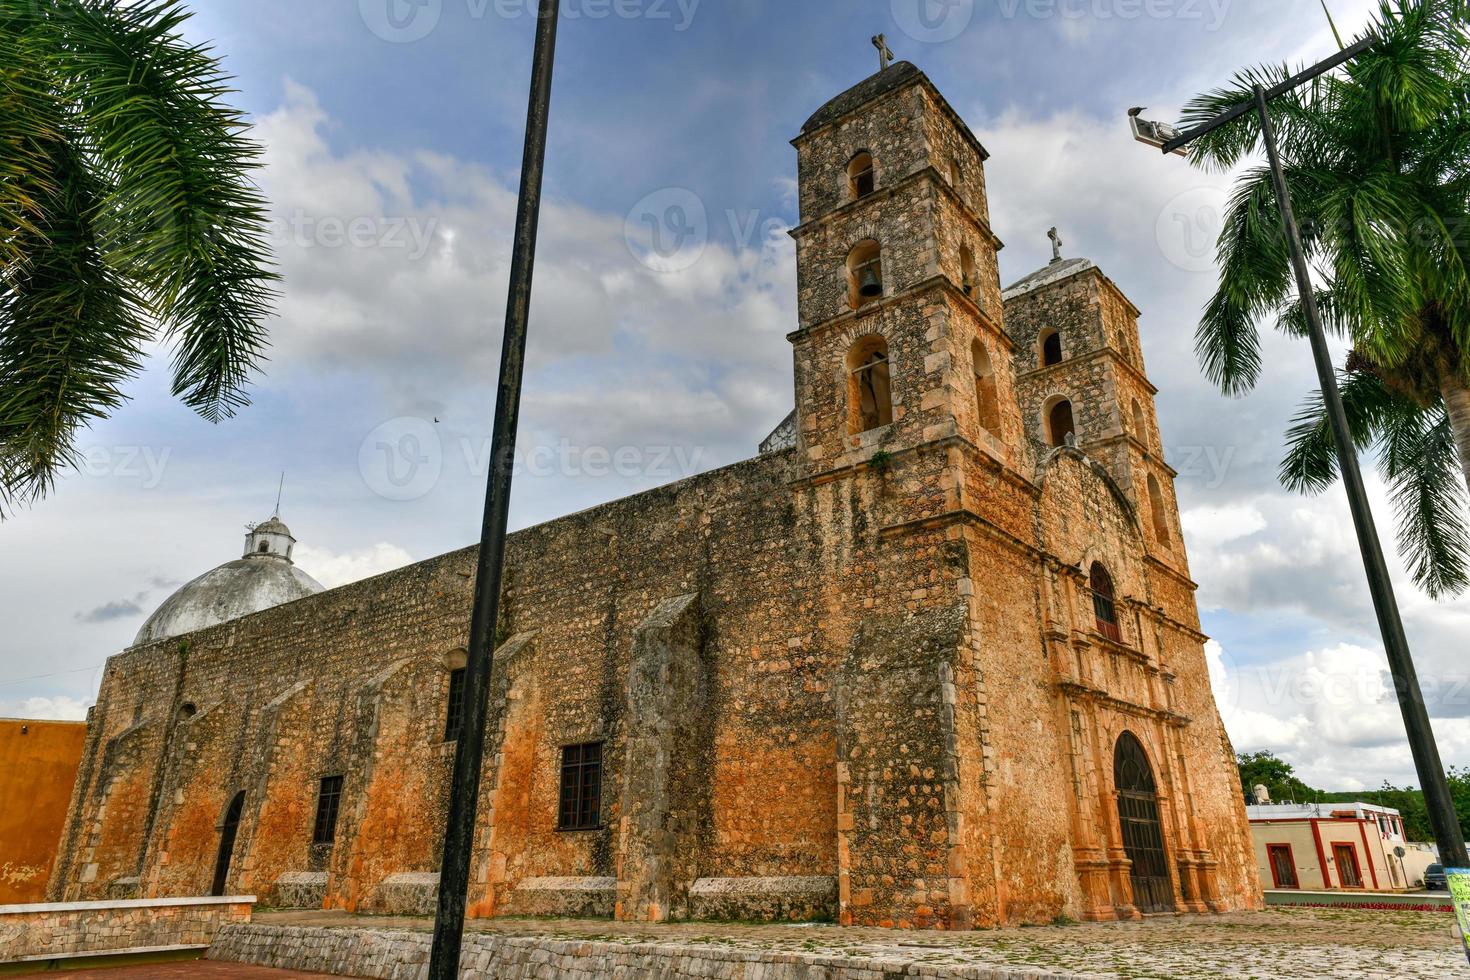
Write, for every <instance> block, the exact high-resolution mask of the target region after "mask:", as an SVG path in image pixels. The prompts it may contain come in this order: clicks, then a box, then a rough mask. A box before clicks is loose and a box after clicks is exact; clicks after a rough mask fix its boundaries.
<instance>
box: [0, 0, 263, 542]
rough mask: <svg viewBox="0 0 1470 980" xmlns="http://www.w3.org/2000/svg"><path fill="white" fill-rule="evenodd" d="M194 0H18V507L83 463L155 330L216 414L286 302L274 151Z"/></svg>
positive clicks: (2, 344) (7, 445) (4, 293)
mask: <svg viewBox="0 0 1470 980" xmlns="http://www.w3.org/2000/svg"><path fill="white" fill-rule="evenodd" d="M189 16H190V15H189V14H188V12H187V11H185V10H184V9H183V7H182V6H181V4H180V2H179V0H138V2H130V3H124V2H120V0H0V515H3V513H4V512H5V511H7V510H9V509H11V508H13V507H14V506H15V505H16V504H18V503H25V502H30V501H33V500H35V499H37V498H39V497H41V496H44V495H45V494H46V493H47V491H48V490H50V488H51V487H52V485H53V483H54V481H55V479H56V477H57V475H58V474H59V473H60V472H61V471H62V470H64V469H66V468H68V467H69V466H72V465H74V464H75V463H76V461H77V450H76V439H77V435H78V431H79V430H80V429H81V428H83V427H85V426H86V425H89V424H90V423H92V422H94V421H96V420H99V419H103V418H106V417H107V416H108V415H109V414H111V412H112V411H113V410H115V409H116V408H118V407H119V406H120V405H121V404H122V402H123V401H124V395H123V391H122V388H123V385H124V384H125V383H126V382H127V381H128V379H130V378H132V377H133V376H134V375H136V374H137V373H138V371H139V370H140V369H141V367H142V361H143V356H144V351H145V348H146V347H147V345H148V344H149V343H150V342H152V341H155V340H159V339H161V340H164V341H166V342H167V343H168V344H169V345H170V346H171V348H172V355H173V391H174V394H175V395H177V396H178V397H179V398H181V399H182V400H183V402H184V403H185V404H187V405H188V406H190V407H191V408H193V409H194V410H196V411H197V412H198V413H199V414H200V415H202V416H203V417H204V418H206V419H209V420H210V421H218V420H220V419H222V418H225V417H227V416H230V415H232V414H234V412H235V410H236V409H238V408H240V407H241V406H243V405H245V404H246V403H247V399H246V396H245V387H246V384H247V382H248V380H249V377H250V375H251V373H252V372H253V371H254V370H255V369H256V368H257V367H258V366H259V364H260V362H261V360H262V358H263V352H264V349H265V345H266V337H265V332H264V329H263V326H262V322H263V320H264V319H265V317H266V316H267V315H268V314H269V313H270V309H271V305H272V302H273V299H274V297H273V289H272V285H271V283H272V281H273V280H274V279H275V276H274V274H273V273H272V272H271V271H270V270H269V260H268V248H267V244H266V210H265V204H264V201H263V200H262V198H261V197H260V195H259V193H258V192H257V190H256V188H255V186H254V185H253V183H252V182H251V178H252V171H253V170H254V168H256V167H257V166H258V160H257V158H258V156H259V149H258V147H257V146H256V145H255V144H254V143H252V142H251V141H250V140H249V139H247V138H246V136H245V135H244V131H245V128H246V126H245V122H244V119H243V118H242V116H241V114H240V113H239V112H237V111H236V110H234V109H232V108H230V107H229V106H228V105H227V104H226V102H225V98H226V97H227V96H228V95H229V94H230V92H231V89H230V88H229V87H228V86H229V80H228V78H227V77H226V76H225V75H224V73H223V72H222V70H221V68H220V63H219V60H218V59H217V58H216V57H215V56H214V55H213V54H212V53H211V51H210V49H209V48H208V47H206V46H201V45H196V44H191V43H189V42H187V41H185V40H184V39H183V38H182V36H181V33H180V29H181V26H182V25H183V23H184V21H186V20H187V19H188V17H189Z"/></svg>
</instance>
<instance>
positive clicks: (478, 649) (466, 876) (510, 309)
mask: <svg viewBox="0 0 1470 980" xmlns="http://www.w3.org/2000/svg"><path fill="white" fill-rule="evenodd" d="M559 12H560V11H559V4H558V0H540V9H539V11H538V13H537V20H536V50H535V54H534V56H533V59H532V64H531V96H530V107H529V108H528V109H527V112H526V147H525V154H524V156H523V157H522V159H521V193H520V204H519V205H518V207H517V210H516V227H515V245H514V248H513V251H512V253H511V263H510V292H509V297H508V299H507V301H506V311H505V338H504V345H503V347H502V349H501V354H500V387H499V391H498V393H497V396H496V399H495V430H494V435H493V437H492V442H491V452H490V476H489V486H488V488H487V491H486V495H485V517H484V522H483V524H482V526H481V529H480V554H479V562H478V565H477V566H476V570H475V600H474V612H473V614H472V616H471V619H470V649H469V658H468V663H467V664H466V665H465V666H466V669H465V680H464V716H463V719H464V720H463V724H462V725H461V726H460V732H459V740H458V743H457V745H456V747H455V752H454V776H453V781H452V783H451V785H450V790H449V817H448V820H447V822H446V825H445V828H444V861H443V864H442V866H441V868H440V873H439V906H438V913H437V915H436V916H435V919H434V945H433V950H432V952H431V954H430V959H429V980H454V978H456V977H458V976H459V952H460V946H461V943H462V940H463V938H464V919H465V904H466V902H467V899H468V895H469V884H470V858H471V855H472V852H473V849H474V843H475V817H476V814H477V813H478V810H479V802H480V771H481V765H482V763H483V761H484V756H485V715H486V713H487V708H488V702H489V698H490V672H491V668H492V666H493V662H494V656H495V628H496V623H497V622H498V620H499V616H500V582H501V572H502V568H503V565H504V560H505V530H506V522H507V519H508V514H509V511H510V487H511V472H512V467H513V464H514V461H515V448H516V428H517V425H518V423H519V419H520V411H521V377H522V375H523V373H524V368H525V362H526V323H527V320H528V318H529V316H530V311H531V278H532V272H533V271H534V268H535V264H536V230H537V224H538V221H539V219H540V214H541V178H542V174H543V171H544V165H545V160H546V130H547V120H548V116H549V115H550V110H551V76H552V66H553V63H554V61H555V58H556V25H557V16H558V14H559Z"/></svg>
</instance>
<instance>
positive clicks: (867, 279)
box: [858, 268, 883, 299]
mask: <svg viewBox="0 0 1470 980" xmlns="http://www.w3.org/2000/svg"><path fill="white" fill-rule="evenodd" d="M858 295H860V296H862V298H863V299H874V298H876V297H878V296H882V295H883V280H881V279H879V278H878V273H876V272H874V271H873V270H872V269H871V268H869V269H864V270H863V278H862V282H861V283H859V285H858Z"/></svg>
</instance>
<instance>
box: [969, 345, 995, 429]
mask: <svg viewBox="0 0 1470 980" xmlns="http://www.w3.org/2000/svg"><path fill="white" fill-rule="evenodd" d="M970 363H971V366H972V368H973V370H974V372H975V404H976V406H977V408H978V410H979V413H980V425H981V427H982V428H984V429H985V430H986V431H987V432H989V433H991V434H992V435H1000V399H999V398H998V397H997V395H996V392H995V369H994V368H993V367H991V364H990V353H989V352H988V351H987V350H986V349H985V345H984V344H982V343H980V340H979V338H976V339H975V340H973V341H971V342H970Z"/></svg>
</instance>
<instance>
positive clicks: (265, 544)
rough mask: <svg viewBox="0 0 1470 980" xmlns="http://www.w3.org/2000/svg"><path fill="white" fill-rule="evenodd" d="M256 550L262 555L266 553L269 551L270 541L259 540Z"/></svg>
mask: <svg viewBox="0 0 1470 980" xmlns="http://www.w3.org/2000/svg"><path fill="white" fill-rule="evenodd" d="M257 550H258V551H259V552H260V553H261V554H262V555H263V554H266V553H267V552H269V551H270V550H271V543H270V542H269V541H262V542H261V543H260V548H259V549H257Z"/></svg>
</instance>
